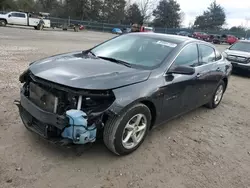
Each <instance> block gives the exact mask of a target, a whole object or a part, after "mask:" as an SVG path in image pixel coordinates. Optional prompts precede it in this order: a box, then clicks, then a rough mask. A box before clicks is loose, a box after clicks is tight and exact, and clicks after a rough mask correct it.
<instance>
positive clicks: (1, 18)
mask: <svg viewBox="0 0 250 188" xmlns="http://www.w3.org/2000/svg"><path fill="white" fill-rule="evenodd" d="M0 20H3V21H5V23H6V24H8V21H7V20H6V19H5V18H0Z"/></svg>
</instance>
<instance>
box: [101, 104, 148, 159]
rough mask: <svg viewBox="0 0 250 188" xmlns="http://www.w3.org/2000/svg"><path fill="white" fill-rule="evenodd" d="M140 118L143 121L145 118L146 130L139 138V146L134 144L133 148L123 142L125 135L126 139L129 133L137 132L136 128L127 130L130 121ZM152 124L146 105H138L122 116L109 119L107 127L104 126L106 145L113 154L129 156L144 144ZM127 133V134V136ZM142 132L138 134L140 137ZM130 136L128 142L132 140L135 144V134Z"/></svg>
mask: <svg viewBox="0 0 250 188" xmlns="http://www.w3.org/2000/svg"><path fill="white" fill-rule="evenodd" d="M139 116H142V120H143V119H144V118H145V120H146V121H144V124H145V129H143V131H142V132H143V134H142V135H141V136H139V138H140V140H138V142H137V144H135V145H133V144H132V146H133V147H132V146H131V147H129V144H127V143H124V142H125V141H124V142H123V139H125V138H124V137H123V136H124V135H125V137H127V136H128V135H129V132H134V131H136V128H133V129H132V130H129V129H128V128H127V125H128V123H129V122H130V121H132V120H133V117H135V118H137V117H139ZM131 119H132V120H131ZM140 122H143V121H140ZM150 124H151V112H150V110H149V108H148V107H147V106H146V105H144V104H136V105H134V106H132V107H131V108H129V109H128V110H127V111H125V112H123V113H122V114H121V115H120V116H113V117H110V118H109V119H108V121H107V123H106V125H105V126H104V132H103V140H104V144H105V145H106V147H107V148H108V149H109V150H110V151H111V152H113V153H114V154H116V155H120V156H122V155H128V154H130V153H132V152H133V151H135V150H136V149H137V148H138V147H139V146H140V145H141V144H142V142H143V141H144V139H145V137H146V136H147V133H148V131H149V127H150ZM141 126H143V125H141ZM143 127H144V126H143ZM137 128H138V127H137ZM138 130H139V129H138ZM126 131H127V134H125V133H126ZM142 132H138V133H139V135H140V133H142ZM130 135H131V136H128V137H129V139H128V141H129V140H130V139H131V141H132V142H133V139H132V137H133V138H134V136H135V134H134V133H132V134H130ZM125 140H126V139H125ZM128 141H127V142H128Z"/></svg>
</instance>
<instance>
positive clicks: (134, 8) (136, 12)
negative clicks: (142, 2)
mask: <svg viewBox="0 0 250 188" xmlns="http://www.w3.org/2000/svg"><path fill="white" fill-rule="evenodd" d="M125 23H126V24H133V23H137V24H143V16H142V14H141V12H140V9H139V6H138V4H136V3H134V4H132V5H130V6H129V7H128V9H127V10H126V16H125Z"/></svg>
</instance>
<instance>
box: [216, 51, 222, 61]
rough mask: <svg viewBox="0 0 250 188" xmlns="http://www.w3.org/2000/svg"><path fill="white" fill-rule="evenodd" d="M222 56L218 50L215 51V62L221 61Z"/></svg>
mask: <svg viewBox="0 0 250 188" xmlns="http://www.w3.org/2000/svg"><path fill="white" fill-rule="evenodd" d="M221 58H222V55H221V53H220V52H219V51H218V50H215V61H219V60H221Z"/></svg>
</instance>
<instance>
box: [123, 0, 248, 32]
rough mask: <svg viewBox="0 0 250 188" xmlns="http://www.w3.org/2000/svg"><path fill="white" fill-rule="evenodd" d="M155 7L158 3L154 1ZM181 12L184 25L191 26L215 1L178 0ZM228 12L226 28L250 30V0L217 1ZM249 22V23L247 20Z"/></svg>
mask: <svg viewBox="0 0 250 188" xmlns="http://www.w3.org/2000/svg"><path fill="white" fill-rule="evenodd" d="M127 1H130V2H137V3H139V4H140V2H142V1H145V0H127ZM152 1H153V2H155V3H154V5H157V3H156V2H157V1H159V0H152ZM176 1H177V2H178V3H179V4H180V6H181V10H182V11H183V12H184V13H185V17H184V21H183V23H182V24H183V25H184V26H189V23H190V22H192V23H193V22H194V20H195V17H196V16H197V15H201V14H202V13H203V11H204V10H206V9H207V7H208V6H209V5H210V4H211V3H212V2H213V0H176ZM216 2H217V3H219V4H220V5H221V6H222V7H223V8H224V9H225V12H226V27H232V26H243V27H248V28H250V0H216ZM247 19H248V20H249V21H248V22H247V21H246V20H247Z"/></svg>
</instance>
